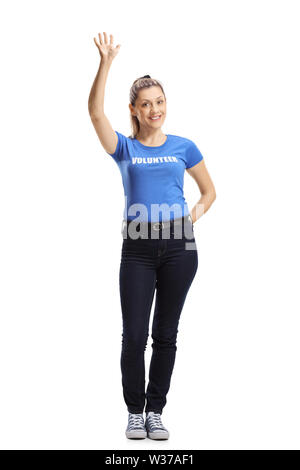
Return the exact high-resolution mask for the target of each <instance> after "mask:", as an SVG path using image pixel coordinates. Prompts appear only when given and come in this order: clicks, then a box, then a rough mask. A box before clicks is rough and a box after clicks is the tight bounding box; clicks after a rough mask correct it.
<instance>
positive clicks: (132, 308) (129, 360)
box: [119, 220, 198, 413]
mask: <svg viewBox="0 0 300 470" xmlns="http://www.w3.org/2000/svg"><path fill="white" fill-rule="evenodd" d="M187 223H188V224H190V225H189V228H190V232H189V233H188V235H187V236H186V235H185V233H186V232H185V233H184V231H185V229H184V226H182V232H181V235H182V238H175V235H174V232H175V231H176V230H175V229H171V230H170V231H169V235H168V237H169V238H166V239H164V238H163V237H164V235H163V231H162V230H159V231H158V236H159V238H158V239H153V238H151V237H150V236H149V238H147V239H143V238H138V239H136V240H134V239H132V238H130V237H128V238H125V239H124V240H123V245H122V255H121V263H120V276H119V280H120V298H121V309H122V319H123V333H122V352H121V372H122V387H123V396H124V400H125V403H126V405H127V410H128V411H129V412H130V413H143V411H144V406H145V400H146V402H147V403H146V408H145V411H146V412H147V411H155V412H158V413H162V411H163V407H164V406H165V404H166V401H167V399H166V395H167V393H168V391H169V388H170V382H171V376H172V371H173V367H174V362H175V355H176V350H177V346H176V338H177V333H178V324H179V318H180V314H181V311H182V308H183V305H184V302H185V299H186V295H187V293H188V290H189V288H190V286H191V283H192V281H193V279H194V277H195V274H196V271H197V268H198V253H197V246H196V242H195V238H194V233H193V232H194V229H193V225H192V222H191V221H190V220H189V221H188V222H187ZM125 232H126V236H127V233H128V232H127V229H125ZM177 233H178V231H177ZM177 236H178V235H176V237H177ZM123 238H124V232H123ZM155 291H156V300H155V309H154V316H153V323H152V339H153V342H152V357H151V362H150V369H149V383H148V387H147V390H146V393H145V361H144V352H145V350H146V346H147V339H148V336H149V318H150V312H151V307H152V303H153V298H154V292H155Z"/></svg>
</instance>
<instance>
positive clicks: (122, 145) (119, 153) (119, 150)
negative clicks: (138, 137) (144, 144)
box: [106, 130, 127, 162]
mask: <svg viewBox="0 0 300 470" xmlns="http://www.w3.org/2000/svg"><path fill="white" fill-rule="evenodd" d="M115 133H116V134H117V136H118V143H117V147H116V150H115V152H114V153H108V152H106V153H108V155H110V156H111V157H113V159H114V160H115V161H116V162H119V161H121V160H123V159H124V154H125V152H126V148H127V147H126V143H127V137H126V136H125V135H123V134H121V132H118V131H116V130H115Z"/></svg>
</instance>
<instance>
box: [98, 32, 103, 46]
mask: <svg viewBox="0 0 300 470" xmlns="http://www.w3.org/2000/svg"><path fill="white" fill-rule="evenodd" d="M98 36H99V42H100V44H103V42H102V37H101V33H98Z"/></svg>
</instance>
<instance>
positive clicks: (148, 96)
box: [129, 86, 167, 129]
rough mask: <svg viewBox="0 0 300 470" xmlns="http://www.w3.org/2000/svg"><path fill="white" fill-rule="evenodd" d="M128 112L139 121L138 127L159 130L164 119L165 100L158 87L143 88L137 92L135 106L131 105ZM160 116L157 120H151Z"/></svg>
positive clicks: (165, 110)
mask: <svg viewBox="0 0 300 470" xmlns="http://www.w3.org/2000/svg"><path fill="white" fill-rule="evenodd" d="M129 106H130V110H131V112H132V114H133V115H134V116H136V117H137V118H138V120H139V123H140V126H141V127H142V126H144V127H148V128H152V129H153V128H159V127H161V126H162V124H163V122H164V120H165V118H166V112H167V108H166V99H165V96H164V94H163V92H162V90H161V88H160V87H159V86H151V87H150V88H143V89H142V90H140V91H139V94H138V97H137V99H136V102H135V106H132V105H131V104H130V105H129ZM155 116H160V117H159V118H158V119H152V118H154V117H155Z"/></svg>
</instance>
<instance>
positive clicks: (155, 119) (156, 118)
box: [149, 114, 161, 121]
mask: <svg viewBox="0 0 300 470" xmlns="http://www.w3.org/2000/svg"><path fill="white" fill-rule="evenodd" d="M160 118H161V114H160V115H159V116H153V117H150V118H149V119H151V121H158V120H159V119H160Z"/></svg>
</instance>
